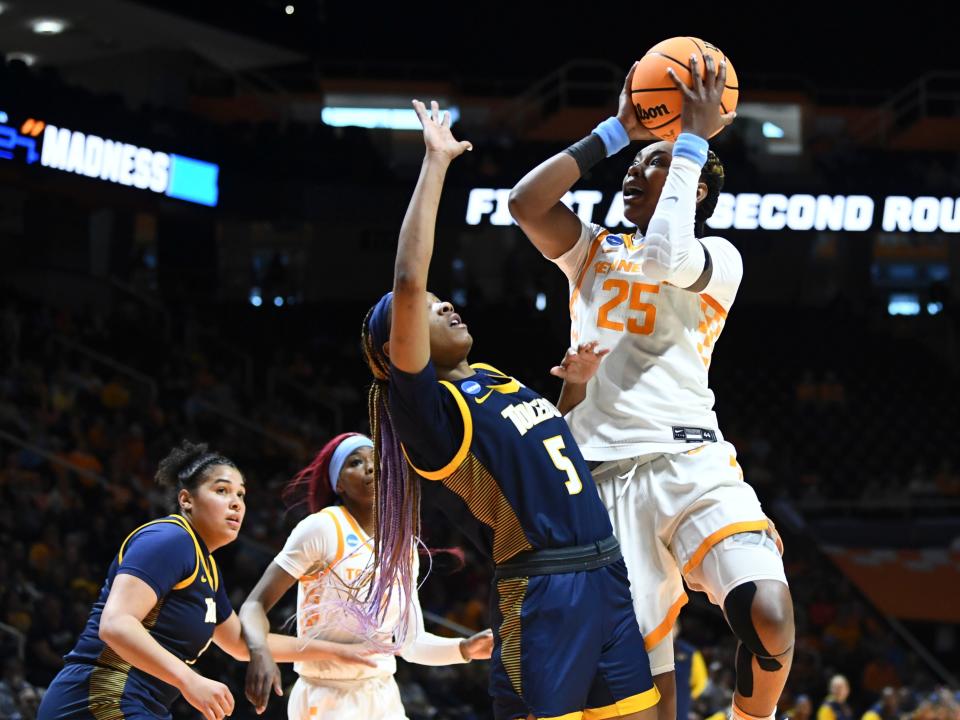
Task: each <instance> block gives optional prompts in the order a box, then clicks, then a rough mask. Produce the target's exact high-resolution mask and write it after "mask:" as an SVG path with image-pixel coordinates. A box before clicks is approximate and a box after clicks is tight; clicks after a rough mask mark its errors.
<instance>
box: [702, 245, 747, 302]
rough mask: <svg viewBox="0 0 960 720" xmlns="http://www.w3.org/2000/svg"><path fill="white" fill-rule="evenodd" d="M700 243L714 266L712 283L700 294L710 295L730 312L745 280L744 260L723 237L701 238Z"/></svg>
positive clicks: (711, 276)
mask: <svg viewBox="0 0 960 720" xmlns="http://www.w3.org/2000/svg"><path fill="white" fill-rule="evenodd" d="M700 242H701V243H703V247H705V248H706V249H707V252H708V253H710V263H711V265H712V266H713V271H712V273H711V275H710V281H709V282H708V283H707V286H706V287H705V288H704V289H703V290H701V291H700V292H701V293H703V294H704V295H709V296H710V297H712V298H713V299H715V300H716V301H717V302H718V303H720V304H721V305H723V307H724V309H726V310H729V309H730V306H731V305H733V301H734V299H735V298H736V297H737V290H738V289H739V287H740V281H741V280H742V279H743V259H742V258H741V257H740V252H739V251H738V250H737V249H736V248H735V247H734V246H733V244H732V243H731V242H730V241H729V240H724V239H723V238H722V237H715V236H714V237H705V238H700Z"/></svg>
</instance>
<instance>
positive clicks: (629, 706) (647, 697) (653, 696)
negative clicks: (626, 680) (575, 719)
mask: <svg viewBox="0 0 960 720" xmlns="http://www.w3.org/2000/svg"><path fill="white" fill-rule="evenodd" d="M658 702H660V691H659V690H657V686H656V685H654V686H653V687H652V688H650V689H649V690H644V691H643V692H642V693H637V694H636V695H631V696H630V697H628V698H624V699H623V700H617V701H616V702H615V703H613V704H612V705H606V706H604V707H599V708H586V709H585V710H584V711H583V720H608V718H615V717H621V716H623V715H631V714H633V713H638V712H641V711H643V710H646V709H647V708H652V707H653V706H654V705H656V704H657V703H658Z"/></svg>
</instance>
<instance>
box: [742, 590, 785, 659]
mask: <svg viewBox="0 0 960 720" xmlns="http://www.w3.org/2000/svg"><path fill="white" fill-rule="evenodd" d="M750 615H751V617H752V618H753V623H754V625H755V626H756V629H757V634H758V635H759V636H760V640H761V642H762V643H763V646H764V647H765V648H766V649H767V651H768V653H769V654H770V655H772V656H777V655H781V654H783V653H785V652H787V650H789V649H790V648H791V647H793V640H794V624H793V600H792V599H791V598H790V589H789V588H788V587H787V586H786V585H784V584H783V583H781V582H777V581H776V580H760V581H758V582H757V592H756V595H754V597H753V607H752V608H751V612H750Z"/></svg>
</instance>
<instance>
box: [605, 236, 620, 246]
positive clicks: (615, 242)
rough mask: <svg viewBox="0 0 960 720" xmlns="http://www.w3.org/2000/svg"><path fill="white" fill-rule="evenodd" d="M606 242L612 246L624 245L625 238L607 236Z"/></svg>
mask: <svg viewBox="0 0 960 720" xmlns="http://www.w3.org/2000/svg"><path fill="white" fill-rule="evenodd" d="M604 240H605V241H606V242H607V243H609V244H610V245H623V238H622V237H620V236H619V235H607V237H605V238H604Z"/></svg>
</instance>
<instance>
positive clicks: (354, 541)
mask: <svg viewBox="0 0 960 720" xmlns="http://www.w3.org/2000/svg"><path fill="white" fill-rule="evenodd" d="M346 542H347V547H356V546H357V545H359V544H360V538H358V537H357V536H356V535H355V534H354V533H350V534H349V535H347V540H346Z"/></svg>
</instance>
